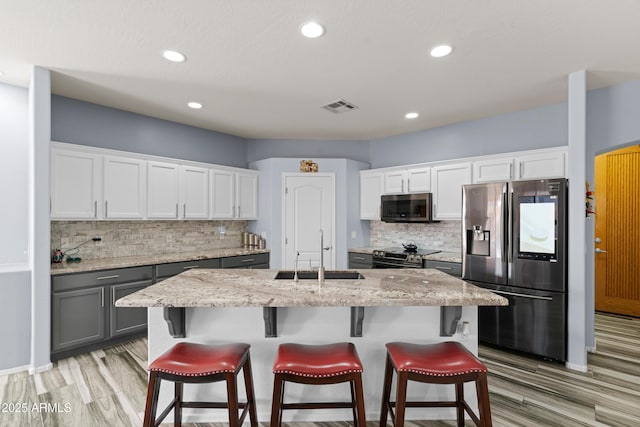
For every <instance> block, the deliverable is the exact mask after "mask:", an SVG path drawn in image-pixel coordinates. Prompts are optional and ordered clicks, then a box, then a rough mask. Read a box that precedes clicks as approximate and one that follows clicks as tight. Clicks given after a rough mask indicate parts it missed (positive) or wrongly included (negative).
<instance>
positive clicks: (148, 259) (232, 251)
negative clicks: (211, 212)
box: [51, 248, 269, 275]
mask: <svg viewBox="0 0 640 427" xmlns="http://www.w3.org/2000/svg"><path fill="white" fill-rule="evenodd" d="M261 253H269V250H268V249H249V248H228V249H213V250H210V251H205V252H197V253H175V254H161V255H142V256H131V257H122V258H101V259H83V260H82V261H81V262H78V263H75V262H71V263H68V262H61V263H57V264H51V274H52V275H56V274H68V273H81V272H86V271H97V270H108V269H112V268H126V267H139V266H144V265H155V264H166V263H170V262H181V261H197V260H201V259H209V258H225V257H230V256H240V255H254V254H261Z"/></svg>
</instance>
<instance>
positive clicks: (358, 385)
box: [352, 373, 367, 427]
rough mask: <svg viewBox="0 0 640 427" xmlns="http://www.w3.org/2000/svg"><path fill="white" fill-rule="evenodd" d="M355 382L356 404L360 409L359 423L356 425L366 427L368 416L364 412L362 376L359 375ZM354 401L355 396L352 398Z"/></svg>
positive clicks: (358, 410)
mask: <svg viewBox="0 0 640 427" xmlns="http://www.w3.org/2000/svg"><path fill="white" fill-rule="evenodd" d="M354 381H355V384H354V385H353V387H355V389H356V396H355V402H356V407H357V408H358V409H357V411H356V412H357V413H358V421H357V423H356V424H355V425H356V426H358V427H366V426H367V415H366V414H365V411H364V392H363V391H362V390H363V388H362V375H361V374H360V373H358V374H357V375H356V378H355V380H354ZM352 401H354V400H353V396H352ZM354 422H355V420H354Z"/></svg>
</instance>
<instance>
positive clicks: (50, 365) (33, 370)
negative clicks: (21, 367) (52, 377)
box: [29, 362, 53, 375]
mask: <svg viewBox="0 0 640 427" xmlns="http://www.w3.org/2000/svg"><path fill="white" fill-rule="evenodd" d="M51 368H53V363H51V362H49V363H47V364H46V365H43V366H38V367H34V366H30V367H29V375H35V374H39V373H40V372H44V371H48V370H49V369H51Z"/></svg>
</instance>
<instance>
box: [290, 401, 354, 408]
mask: <svg viewBox="0 0 640 427" xmlns="http://www.w3.org/2000/svg"><path fill="white" fill-rule="evenodd" d="M281 408H282V409H334V408H353V403H351V402H300V403H283V404H282V406H281Z"/></svg>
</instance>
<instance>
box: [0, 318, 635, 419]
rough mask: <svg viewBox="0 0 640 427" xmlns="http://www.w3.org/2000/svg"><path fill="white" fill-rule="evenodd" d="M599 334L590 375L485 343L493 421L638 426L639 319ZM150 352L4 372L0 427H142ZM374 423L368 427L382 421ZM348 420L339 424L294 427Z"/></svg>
mask: <svg viewBox="0 0 640 427" xmlns="http://www.w3.org/2000/svg"><path fill="white" fill-rule="evenodd" d="M596 337H597V353H595V354H589V363H588V364H589V370H588V372H586V373H580V372H575V371H571V370H568V369H566V368H565V367H564V366H563V365H560V364H557V363H552V362H545V361H541V360H538V359H534V358H528V357H523V356H518V355H514V354H510V353H505V352H502V351H498V350H494V349H491V348H486V347H482V348H481V349H480V357H481V359H482V360H483V361H484V362H485V363H486V364H487V366H488V368H489V372H490V375H489V390H490V394H491V410H492V415H493V422H494V425H495V426H562V427H571V426H616V427H618V426H634V427H637V426H640V319H632V318H624V317H617V316H609V315H603V314H598V315H596ZM146 356H147V342H146V340H145V339H141V340H137V341H133V342H131V343H127V344H124V345H119V346H115V347H111V348H108V349H105V350H100V351H96V352H92V353H88V354H85V355H82V356H78V357H73V358H68V359H64V360H60V361H59V362H57V363H55V366H54V368H53V369H51V370H49V371H47V372H43V373H40V374H36V375H28V374H27V373H25V372H23V373H17V374H11V375H6V376H0V405H1V406H0V427H5V426H6V427H15V426H38V427H39V426H52V427H53V426H64V427H67V426H78V427H92V426H139V425H141V424H142V413H143V411H144V403H145V396H146V385H147V376H146V371H145V367H146V363H147V362H146ZM15 404H18V406H19V409H20V412H17V411H18V408H16V405H15ZM65 405H66V406H65ZM371 421H372V422H370V423H368V424H369V425H370V426H376V425H377V422H375V420H371ZM245 425H248V422H245ZM349 425H351V423H342V422H336V423H316V424H312V423H306V424H289V425H288V427H303V426H305V427H342V426H349ZM406 425H407V427H432V426H434V427H435V426H454V425H455V423H454V422H434V421H424V422H411V423H407V424H406ZM467 425H469V426H470V425H473V424H472V423H470V422H467ZM198 426H202V427H204V425H201V424H199V425H198ZM206 426H207V427H219V426H224V424H207V425H206ZM262 426H264V427H266V426H267V424H262Z"/></svg>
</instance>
